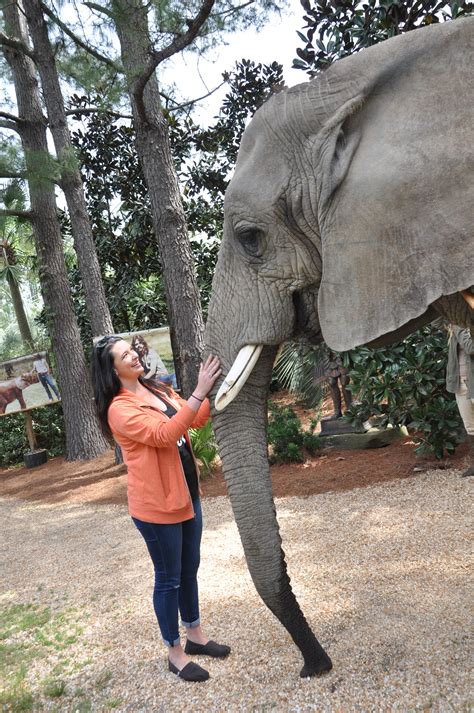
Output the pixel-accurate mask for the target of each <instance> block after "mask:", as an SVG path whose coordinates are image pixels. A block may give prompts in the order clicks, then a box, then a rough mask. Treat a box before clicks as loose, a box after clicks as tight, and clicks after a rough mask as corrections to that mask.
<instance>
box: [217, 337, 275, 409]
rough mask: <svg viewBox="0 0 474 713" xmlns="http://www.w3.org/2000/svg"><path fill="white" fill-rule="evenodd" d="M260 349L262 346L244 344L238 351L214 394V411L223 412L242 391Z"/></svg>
mask: <svg viewBox="0 0 474 713" xmlns="http://www.w3.org/2000/svg"><path fill="white" fill-rule="evenodd" d="M262 349H263V344H246V345H245V346H244V347H242V349H241V350H240V351H239V353H238V354H237V356H236V358H235V361H234V363H233V364H232V366H231V368H230V369H229V372H228V374H227V376H226V377H225V379H224V381H223V382H222V384H221V387H220V389H219V391H218V392H217V394H216V398H215V401H214V405H215V407H216V411H223V410H224V409H225V408H226V407H227V406H228V405H229V404H230V403H232V401H233V400H234V399H235V397H236V396H237V394H238V393H239V392H240V391H241V390H242V388H243V387H244V385H245V382H246V381H247V379H248V378H249V376H250V374H251V373H252V369H253V368H254V366H255V364H256V363H257V361H258V358H259V356H260V354H261V352H262Z"/></svg>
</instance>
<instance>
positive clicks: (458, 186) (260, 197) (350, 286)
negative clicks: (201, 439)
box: [205, 18, 474, 677]
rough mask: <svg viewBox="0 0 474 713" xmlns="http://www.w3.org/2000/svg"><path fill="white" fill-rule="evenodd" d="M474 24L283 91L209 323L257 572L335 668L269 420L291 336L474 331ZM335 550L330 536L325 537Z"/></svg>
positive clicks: (420, 38) (235, 493) (242, 171)
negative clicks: (311, 610) (283, 521)
mask: <svg viewBox="0 0 474 713" xmlns="http://www.w3.org/2000/svg"><path fill="white" fill-rule="evenodd" d="M473 35H474V18H463V19H457V20H455V21H452V22H446V23H441V24H439V25H433V26H428V27H423V28H420V29H416V30H414V31H412V32H409V33H406V34H404V35H400V36H397V37H394V38H391V39H389V40H386V41H384V42H381V43H380V44H377V45H374V46H372V47H370V48H368V49H364V50H363V51H361V52H359V53H357V54H355V55H352V56H350V57H347V58H344V59H341V60H338V61H337V62H335V63H334V64H333V65H331V66H330V67H329V68H328V69H327V70H326V71H325V72H324V73H322V74H320V75H318V76H317V77H316V78H314V79H313V80H311V81H308V82H306V83H303V84H300V85H297V86H295V87H292V88H289V89H288V88H286V89H283V90H282V91H280V92H278V93H276V94H274V95H273V96H272V97H271V98H270V99H269V100H268V101H267V102H265V103H264V104H263V106H262V107H260V109H259V110H258V111H257V112H256V114H255V115H254V117H253V118H252V120H251V121H250V123H249V125H248V126H247V128H246V129H245V132H244V134H243V137H242V141H241V144H240V147H239V152H238V157H237V162H236V166H235V170H234V174H233V176H232V178H231V181H230V183H229V186H228V188H227V191H226V196H225V203H224V230H223V239H222V244H221V247H220V251H219V255H218V260H217V265H216V270H215V275H214V279H213V285H212V293H211V300H210V304H209V310H208V320H207V325H206V333H205V351H206V353H214V354H217V355H218V356H219V358H220V360H221V364H222V369H223V374H222V376H221V377H220V379H219V381H218V383H217V384H216V386H215V388H214V389H213V392H212V393H211V397H212V399H213V423H214V430H215V434H216V438H217V442H218V445H219V451H220V456H221V459H222V463H223V472H224V477H225V479H226V483H227V489H228V493H229V497H230V501H231V505H232V509H233V513H234V517H235V519H236V522H237V526H238V530H239V534H240V537H241V540H242V544H243V547H244V552H245V557H246V560H247V564H248V568H249V571H250V574H251V577H252V579H253V582H254V584H255V586H256V589H257V591H258V593H259V595H260V596H261V598H262V599H263V601H264V603H265V604H266V606H267V607H268V608H269V609H270V610H271V612H272V613H273V614H274V615H275V616H276V617H277V618H278V619H279V620H280V622H281V623H282V624H283V626H284V627H285V628H286V629H287V631H288V632H289V634H290V636H291V637H292V639H293V641H294V643H295V644H296V646H297V647H298V648H299V649H300V651H301V654H302V656H303V661H304V665H303V668H302V669H301V672H300V675H301V676H302V677H307V676H312V675H319V674H322V673H324V672H326V671H328V670H330V669H331V667H332V662H331V659H330V657H329V655H328V653H327V652H326V651H325V650H324V649H323V647H322V646H321V645H320V643H319V642H318V640H317V639H316V637H315V635H314V634H313V631H312V630H311V628H310V626H309V624H308V622H307V621H306V619H305V617H304V614H303V612H302V611H301V609H300V606H299V604H298V602H297V600H296V597H295V595H294V593H293V591H292V588H291V583H290V579H289V576H288V574H287V567H286V563H285V555H284V552H283V550H282V541H281V537H280V533H279V528H278V522H277V518H276V511H275V505H274V501H273V496H272V489H271V481H270V476H269V466H268V454H267V441H266V424H267V397H268V391H269V384H270V380H271V372H272V366H273V362H274V359H275V356H276V354H277V350H278V349H279V347H280V345H281V344H282V343H283V342H285V341H286V340H289V339H296V338H302V339H305V340H307V342H309V343H312V344H317V343H320V342H321V341H323V340H324V341H325V342H326V343H327V345H328V346H329V348H330V349H332V350H335V351H339V352H340V351H346V350H349V349H352V348H354V347H356V346H358V345H363V344H368V345H374V346H380V345H383V344H388V343H390V342H394V341H396V340H399V339H401V338H403V337H404V336H406V335H407V334H409V333H410V332H411V331H413V330H414V329H417V328H418V327H420V326H422V325H424V324H427V323H429V322H430V321H432V320H433V319H435V318H436V317H437V316H439V315H440V314H441V315H443V316H444V317H445V318H447V319H449V320H450V321H453V322H455V323H456V324H459V325H463V326H469V327H470V328H471V329H472V326H473V324H472V315H473V310H472V306H470V305H469V301H471V305H472V293H473V291H474V290H473V285H474V244H473V239H472V237H471V236H472V217H473V216H472V209H473V206H474V190H473V184H472V180H471V181H470V180H469V170H470V169H471V170H472V168H473V165H474V136H473V122H472V86H473V84H472V66H473V65H472V60H473V56H474V54H473ZM323 546H324V543H323V542H321V547H323Z"/></svg>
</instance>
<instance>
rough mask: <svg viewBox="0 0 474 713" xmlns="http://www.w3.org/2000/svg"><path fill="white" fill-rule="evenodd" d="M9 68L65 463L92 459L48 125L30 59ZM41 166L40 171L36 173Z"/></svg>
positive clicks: (14, 26) (94, 441)
mask: <svg viewBox="0 0 474 713" xmlns="http://www.w3.org/2000/svg"><path fill="white" fill-rule="evenodd" d="M3 15H4V19H5V25H6V29H7V32H8V34H9V35H10V36H11V37H14V38H18V40H20V41H21V42H22V43H27V42H28V36H27V32H26V27H25V21H24V18H23V15H22V14H20V10H19V7H18V5H17V4H16V3H9V4H6V5H5V6H4V8H3ZM4 53H5V57H6V60H7V62H8V64H9V66H10V68H11V71H12V75H13V81H14V85H15V92H16V97H17V104H18V114H19V116H20V117H21V119H22V120H23V121H22V124H21V132H20V138H21V141H22V146H23V150H24V152H25V163H26V167H27V170H28V172H29V173H30V175H31V176H32V178H30V179H29V181H28V184H29V192H30V203H31V212H32V226H33V236H34V240H35V246H36V252H37V257H38V268H39V278H40V284H41V291H42V295H43V299H44V303H45V308H46V313H47V318H48V323H49V327H50V331H51V338H52V344H53V351H54V354H55V357H56V363H57V368H58V377H59V379H58V380H59V384H60V388H61V398H62V402H63V412H64V420H65V427H66V457H67V458H68V460H77V459H81V458H83V459H89V458H94V457H96V456H98V455H100V454H101V453H103V452H104V451H105V450H107V449H108V447H109V446H108V443H107V441H106V440H105V439H104V437H103V435H102V433H101V431H100V427H99V423H98V420H97V417H96V414H95V410H94V406H93V400H92V389H91V385H90V381H89V378H88V373H87V368H86V362H85V358H84V352H83V350H82V344H81V337H80V333H79V328H78V326H77V321H76V316H75V314H74V309H73V303H72V299H71V294H70V290H69V283H68V276H67V271H66V265H65V262H64V254H63V249H62V240H61V233H60V229H59V224H58V219H57V207H56V199H55V193H54V184H53V183H52V182H51V181H50V180H49V179H48V177H47V176H45V175H44V165H46V164H47V162H48V160H49V155H48V146H47V140H46V127H45V122H44V118H43V114H42V108H41V101H40V95H39V89H38V83H37V80H36V72H35V67H34V64H33V62H32V60H31V59H30V58H29V57H28V56H26V55H25V54H23V52H21V51H19V50H16V49H13V48H10V49H7V48H5V49H4ZM41 168H43V171H40V170H39V169H41Z"/></svg>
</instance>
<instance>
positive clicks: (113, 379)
mask: <svg viewBox="0 0 474 713" xmlns="http://www.w3.org/2000/svg"><path fill="white" fill-rule="evenodd" d="M122 339H123V337H118V336H117V335H115V334H110V335H108V336H106V337H102V338H101V339H99V341H98V342H96V343H95V344H94V348H93V349H92V363H91V375H92V386H93V388H94V399H95V407H96V410H97V416H98V417H99V423H100V426H101V428H102V431H103V433H104V435H105V436H107V437H108V438H111V437H112V434H111V431H110V427H109V423H108V420H107V413H108V411H109V406H110V404H111V403H112V400H113V399H114V397H115V396H117V394H118V393H119V391H120V389H121V388H122V383H121V381H120V379H119V377H118V376H117V374H116V372H115V367H114V357H113V355H112V347H113V346H114V344H116V343H117V342H121V341H122ZM139 381H140V382H141V383H142V384H143V386H145V387H146V388H147V389H149V390H150V391H152V392H153V393H155V394H156V395H157V396H160V395H161V394H165V395H166V396H169V395H170V393H171V390H170V389H169V388H168V386H167V384H164V383H163V382H161V381H159V380H157V379H143V378H142V377H141V376H140V377H139Z"/></svg>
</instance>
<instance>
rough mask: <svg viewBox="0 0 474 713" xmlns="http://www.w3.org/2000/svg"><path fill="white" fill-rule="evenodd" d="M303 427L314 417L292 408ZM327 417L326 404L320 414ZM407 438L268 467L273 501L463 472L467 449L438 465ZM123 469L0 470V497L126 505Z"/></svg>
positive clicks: (103, 462) (215, 486) (216, 480)
mask: <svg viewBox="0 0 474 713" xmlns="http://www.w3.org/2000/svg"><path fill="white" fill-rule="evenodd" d="M272 400H273V401H276V402H277V403H279V404H280V405H288V404H290V403H291V404H292V400H293V397H291V395H289V394H286V393H281V394H278V395H276V396H275V395H273V396H272ZM292 405H293V407H294V408H295V410H296V411H297V412H298V414H299V416H300V418H301V420H302V423H303V425H307V424H308V423H309V420H310V418H311V416H312V415H313V413H312V412H311V411H310V410H308V409H304V408H301V407H298V406H294V404H292ZM330 411H331V405H330V403H329V402H326V403H325V404H324V408H323V414H328V413H330ZM414 450H415V445H414V443H413V441H412V440H411V438H409V437H408V438H404V439H402V440H400V441H397V442H396V443H392V444H391V445H389V446H386V447H385V448H377V449H371V450H360V451H337V450H335V449H332V448H331V449H323V451H322V452H321V453H319V454H318V455H317V456H315V457H312V458H310V459H308V460H307V461H306V462H305V463H285V464H282V465H272V466H271V468H270V474H271V479H272V485H273V492H274V495H275V496H276V497H284V496H301V497H305V496H309V495H314V494H316V493H324V492H328V491H339V490H351V489H352V488H361V487H366V486H369V485H373V484H374V483H382V482H387V481H390V480H396V479H399V478H409V477H411V476H413V475H414V474H416V473H417V472H420V471H421V470H428V469H431V468H462V467H463V459H464V457H465V456H466V451H467V446H466V445H465V444H461V445H460V446H459V447H458V448H457V449H456V453H455V454H454V456H451V457H448V458H445V459H443V460H441V461H436V460H433V459H432V458H426V457H424V458H419V457H417V456H416V455H415V452H414ZM126 477H127V476H126V469H125V466H123V465H121V466H117V465H115V463H114V455H113V452H112V451H111V452H110V453H106V454H104V455H103V456H101V457H100V458H96V459H95V460H93V461H75V462H73V463H68V462H66V461H65V460H64V458H52V459H51V460H49V461H48V462H47V463H45V464H44V465H43V466H40V467H38V468H34V469H27V468H9V469H6V470H5V469H4V470H0V497H12V498H19V499H21V500H30V501H35V502H38V501H39V502H45V503H96V504H116V505H125V504H126V502H127V497H126V487H127V486H126ZM202 487H203V495H204V497H216V496H219V495H226V494H227V489H226V484H225V481H224V478H223V475H222V471H221V470H220V469H217V470H216V471H215V472H214V474H213V475H212V476H210V477H208V478H206V479H204V480H203V482H202Z"/></svg>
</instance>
